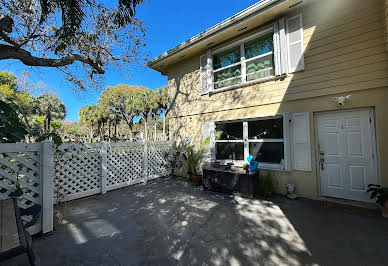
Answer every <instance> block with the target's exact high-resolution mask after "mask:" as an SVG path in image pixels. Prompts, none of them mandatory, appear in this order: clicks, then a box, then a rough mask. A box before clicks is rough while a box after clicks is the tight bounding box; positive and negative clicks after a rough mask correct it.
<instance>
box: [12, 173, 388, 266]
mask: <svg viewBox="0 0 388 266" xmlns="http://www.w3.org/2000/svg"><path fill="white" fill-rule="evenodd" d="M56 220H57V221H56V224H55V232H54V233H53V234H51V235H48V236H45V237H42V238H39V239H37V240H35V241H34V243H33V244H34V249H35V251H36V253H37V255H38V257H39V260H40V262H41V265H387V263H388V244H387V243H388V220H387V219H383V218H382V217H380V216H373V215H371V216H367V215H361V214H357V213H350V212H348V211H345V210H342V209H338V208H329V207H325V205H324V204H322V203H320V202H317V201H311V200H307V199H298V200H295V201H292V200H288V199H286V198H283V197H276V198H274V200H273V201H272V202H269V201H265V200H258V199H254V200H251V199H244V198H240V197H238V196H230V195H225V194H218V193H213V192H209V191H203V190H201V189H199V188H194V187H193V186H192V185H191V184H189V183H186V182H184V181H182V180H181V179H176V180H173V179H158V180H155V181H152V182H149V183H148V184H146V185H136V186H130V187H127V188H123V189H118V190H115V191H111V192H108V193H107V194H105V195H97V196H93V197H90V198H85V199H81V200H75V201H72V202H69V203H67V204H65V205H62V206H60V207H58V208H57V219H56ZM21 259H22V258H18V259H16V260H13V261H10V262H9V264H10V265H12V264H22V262H21Z"/></svg>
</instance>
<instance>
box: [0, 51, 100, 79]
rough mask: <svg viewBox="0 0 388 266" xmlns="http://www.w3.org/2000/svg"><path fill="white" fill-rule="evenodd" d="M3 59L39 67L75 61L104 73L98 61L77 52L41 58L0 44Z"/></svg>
mask: <svg viewBox="0 0 388 266" xmlns="http://www.w3.org/2000/svg"><path fill="white" fill-rule="evenodd" d="M3 59H17V60H20V61H22V62H23V64H25V65H27V66H41V67H63V66H67V65H71V64H73V63H74V62H75V61H79V62H82V63H84V64H87V65H89V66H91V67H92V68H93V69H94V70H95V71H96V72H97V73H98V74H104V73H105V70H103V69H102V67H101V63H100V62H95V61H93V60H92V59H90V58H86V57H84V56H82V55H78V54H69V55H66V56H64V57H62V58H59V59H49V58H41V57H36V56H33V55H31V53H30V52H28V51H27V50H24V49H22V48H17V47H14V46H10V45H6V44H0V60H3Z"/></svg>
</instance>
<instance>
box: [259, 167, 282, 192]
mask: <svg viewBox="0 0 388 266" xmlns="http://www.w3.org/2000/svg"><path fill="white" fill-rule="evenodd" d="M257 175H258V182H257V185H256V194H258V195H260V196H264V197H271V196H272V195H273V194H275V193H276V192H277V186H278V183H277V180H276V177H275V176H274V174H273V173H271V172H261V171H260V172H259V174H257Z"/></svg>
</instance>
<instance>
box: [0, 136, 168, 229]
mask: <svg viewBox="0 0 388 266" xmlns="http://www.w3.org/2000/svg"><path fill="white" fill-rule="evenodd" d="M171 148H172V145H171V143H170V142H167V141H160V142H131V143H124V142H123V143H107V142H101V143H90V144H80V143H64V144H62V145H61V146H59V147H57V148H56V149H54V145H53V142H52V141H44V142H42V143H31V144H23V143H22V144H14V143H12V144H0V199H7V198H9V197H10V194H11V193H12V191H14V190H15V181H16V180H18V182H19V183H20V184H21V185H22V186H23V190H24V194H23V195H22V197H21V198H20V199H19V205H20V206H21V208H27V207H30V206H32V205H33V204H39V205H41V206H42V219H41V220H40V221H39V223H38V224H37V225H36V228H34V229H33V232H32V233H37V232H43V233H47V232H50V231H52V229H53V203H54V202H57V203H58V202H65V201H69V200H74V199H78V198H82V197H87V196H91V195H94V194H99V193H106V192H107V191H110V190H113V189H117V188H121V187H125V186H129V185H133V184H137V183H141V182H146V181H147V180H151V179H154V178H157V177H160V176H166V175H169V174H170V169H169V161H168V159H169V157H170V154H171ZM25 219H26V220H28V219H29V218H28V217H27V218H25Z"/></svg>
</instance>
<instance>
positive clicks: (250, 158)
mask: <svg viewBox="0 0 388 266" xmlns="http://www.w3.org/2000/svg"><path fill="white" fill-rule="evenodd" d="M247 161H248V162H249V171H255V170H256V169H257V166H258V164H259V163H258V162H256V161H255V160H254V158H253V156H252V155H249V156H248V158H247Z"/></svg>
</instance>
